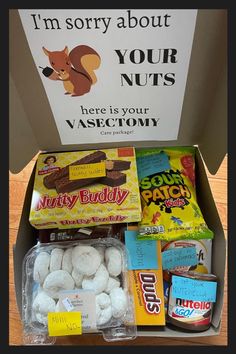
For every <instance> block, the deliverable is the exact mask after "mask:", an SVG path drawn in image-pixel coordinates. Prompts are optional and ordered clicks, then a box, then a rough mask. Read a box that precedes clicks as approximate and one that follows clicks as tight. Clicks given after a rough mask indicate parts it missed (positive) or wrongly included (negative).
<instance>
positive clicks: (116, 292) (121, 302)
mask: <svg viewBox="0 0 236 354" xmlns="http://www.w3.org/2000/svg"><path fill="white" fill-rule="evenodd" d="M110 299H111V309H112V316H113V317H115V318H119V317H121V316H124V314H125V313H126V311H127V307H128V301H127V296H126V294H125V292H124V290H123V289H122V288H114V289H112V290H111V292H110Z"/></svg>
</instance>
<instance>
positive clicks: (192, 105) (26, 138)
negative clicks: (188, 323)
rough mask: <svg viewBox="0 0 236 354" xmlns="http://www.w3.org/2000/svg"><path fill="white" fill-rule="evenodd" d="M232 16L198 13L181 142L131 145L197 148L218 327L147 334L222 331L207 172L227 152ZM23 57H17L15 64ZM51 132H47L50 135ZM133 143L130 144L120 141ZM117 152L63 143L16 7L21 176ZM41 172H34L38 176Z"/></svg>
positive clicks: (15, 118)
mask: <svg viewBox="0 0 236 354" xmlns="http://www.w3.org/2000/svg"><path fill="white" fill-rule="evenodd" d="M226 47H227V11H226V10H198V15H197V21H196V27H195V34H194V41H193V47H192V53H191V60H190V65H189V71H188V78H187V84H186V89H185V96H184V102H183V107H182V113H181V122H180V129H179V134H178V138H177V139H176V140H173V141H145V142H144V141H137V142H135V143H133V142H132V139H130V144H129V145H131V146H135V147H141V146H143V147H148V146H171V145H172V146H176V145H177V146H183V145H196V146H197V147H198V151H197V154H196V180H197V195H198V203H199V206H200V208H201V210H202V213H203V215H204V218H205V220H206V223H207V224H208V226H209V228H210V229H211V230H213V232H214V240H213V245H212V251H213V253H212V273H213V274H215V275H216V276H217V278H218V280H219V282H218V289H217V303H216V306H215V309H214V314H213V319H212V326H211V328H210V329H208V330H207V331H205V332H201V333H186V332H181V331H179V330H176V331H175V330H172V329H170V328H168V327H165V328H164V329H162V328H161V329H160V328H159V327H152V328H147V327H138V335H140V336H157V337H198V336H199V337H200V336H201V337H203V336H212V335H217V334H219V332H220V322H221V313H222V305H223V295H224V274H225V260H226V240H225V236H224V231H223V228H222V225H221V222H220V218H219V215H218V212H217V209H216V206H215V203H214V200H213V197H212V193H211V190H210V186H209V183H208V178H207V175H206V171H205V168H204V163H203V160H204V162H205V163H206V165H207V167H208V169H209V171H210V172H211V173H216V171H217V170H218V168H219V166H220V164H221V162H222V160H223V158H224V156H225V154H226V152H227V134H226V131H227V124H226V117H227V50H226ZM16 58H17V60H16ZM45 127H46V129H47V130H46V133H45ZM116 146H127V142H122V143H119V144H116ZM108 147H114V143H113V142H112V139H111V141H110V142H107V143H101V144H99V146H98V145H97V144H94V143H92V142H88V144H83V145H82V146H81V145H80V144H79V143H78V144H72V145H66V146H65V145H61V142H60V139H59V135H58V131H57V128H56V125H55V122H54V119H53V115H52V111H51V108H50V106H49V103H48V100H47V96H46V93H45V91H44V89H43V85H42V82H41V80H40V79H39V76H38V72H37V70H36V67H35V64H34V62H33V59H32V56H31V53H30V50H29V47H28V43H27V40H26V38H25V34H24V31H23V28H22V25H21V22H20V18H19V15H18V12H17V10H11V11H10V170H11V171H12V172H13V173H17V172H19V171H20V170H21V169H22V168H23V167H24V166H25V165H26V164H27V163H28V162H29V161H30V160H31V159H32V157H33V156H35V154H36V153H37V152H38V151H39V150H41V151H47V152H50V151H70V150H86V149H98V148H108ZM34 172H35V171H34ZM34 172H33V174H32V176H31V179H30V181H29V184H28V188H27V192H26V195H25V202H24V207H23V211H22V215H21V221H20V226H19V230H18V235H17V241H16V244H15V247H14V277H15V289H16V299H17V303H18V308H19V312H20V313H21V295H22V293H21V291H22V285H21V280H22V273H21V272H22V260H23V258H24V256H25V254H26V252H27V251H28V250H29V249H30V248H31V247H32V246H33V245H34V244H35V242H36V235H35V229H34V228H33V227H32V226H31V225H30V224H29V222H28V216H29V211H30V203H31V195H32V190H33V178H34Z"/></svg>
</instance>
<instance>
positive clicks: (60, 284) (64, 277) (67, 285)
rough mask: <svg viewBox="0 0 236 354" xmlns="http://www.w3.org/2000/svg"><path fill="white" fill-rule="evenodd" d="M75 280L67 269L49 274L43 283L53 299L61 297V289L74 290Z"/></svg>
mask: <svg viewBox="0 0 236 354" xmlns="http://www.w3.org/2000/svg"><path fill="white" fill-rule="evenodd" d="M74 287H75V282H74V279H73V278H72V276H71V275H70V274H69V273H68V272H66V271H65V270H61V269H60V270H55V271H54V272H52V273H50V274H48V276H47V277H46V279H45V280H44V283H43V289H44V291H45V292H46V293H47V294H48V295H49V296H51V297H52V298H53V299H58V298H59V291H61V290H72V289H74Z"/></svg>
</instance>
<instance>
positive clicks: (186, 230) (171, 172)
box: [136, 147, 213, 241]
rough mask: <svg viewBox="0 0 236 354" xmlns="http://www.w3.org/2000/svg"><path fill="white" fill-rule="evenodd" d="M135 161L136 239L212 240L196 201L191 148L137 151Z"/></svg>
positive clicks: (192, 148) (193, 149)
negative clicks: (137, 192) (138, 211)
mask: <svg viewBox="0 0 236 354" xmlns="http://www.w3.org/2000/svg"><path fill="white" fill-rule="evenodd" d="M136 158H137V166H138V172H139V187H140V196H141V203H142V220H141V222H140V223H139V235H138V239H150V240H154V239H155V240H166V241H172V240H178V239H205V238H206V239H212V238H213V232H212V231H211V230H210V229H209V228H208V226H207V224H206V222H205V220H204V218H203V215H202V212H201V210H200V208H199V205H198V203H197V198H196V188H195V187H196V186H195V148H194V147H168V148H153V149H140V150H139V149H137V150H136ZM157 158H159V160H157ZM164 158H166V160H167V161H166V160H164ZM156 161H157V162H156ZM164 161H165V162H164ZM145 162H147V163H146V165H145ZM148 167H149V170H150V172H151V174H149V175H147V173H148V172H147V171H148ZM155 167H156V169H155ZM164 167H165V169H164V170H163V168H164ZM166 167H167V168H166ZM144 169H145V170H146V171H145V172H146V174H145V173H142V172H143V170H144ZM153 171H155V173H153Z"/></svg>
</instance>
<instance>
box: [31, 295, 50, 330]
mask: <svg viewBox="0 0 236 354" xmlns="http://www.w3.org/2000/svg"><path fill="white" fill-rule="evenodd" d="M32 309H33V312H34V314H35V317H36V319H37V321H38V322H40V323H42V324H44V325H47V322H48V320H47V316H48V312H55V310H56V302H55V301H54V300H53V299H52V298H51V297H50V296H48V295H47V294H46V293H45V292H44V291H41V292H40V293H38V295H37V296H36V297H35V299H34V301H33V304H32Z"/></svg>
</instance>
